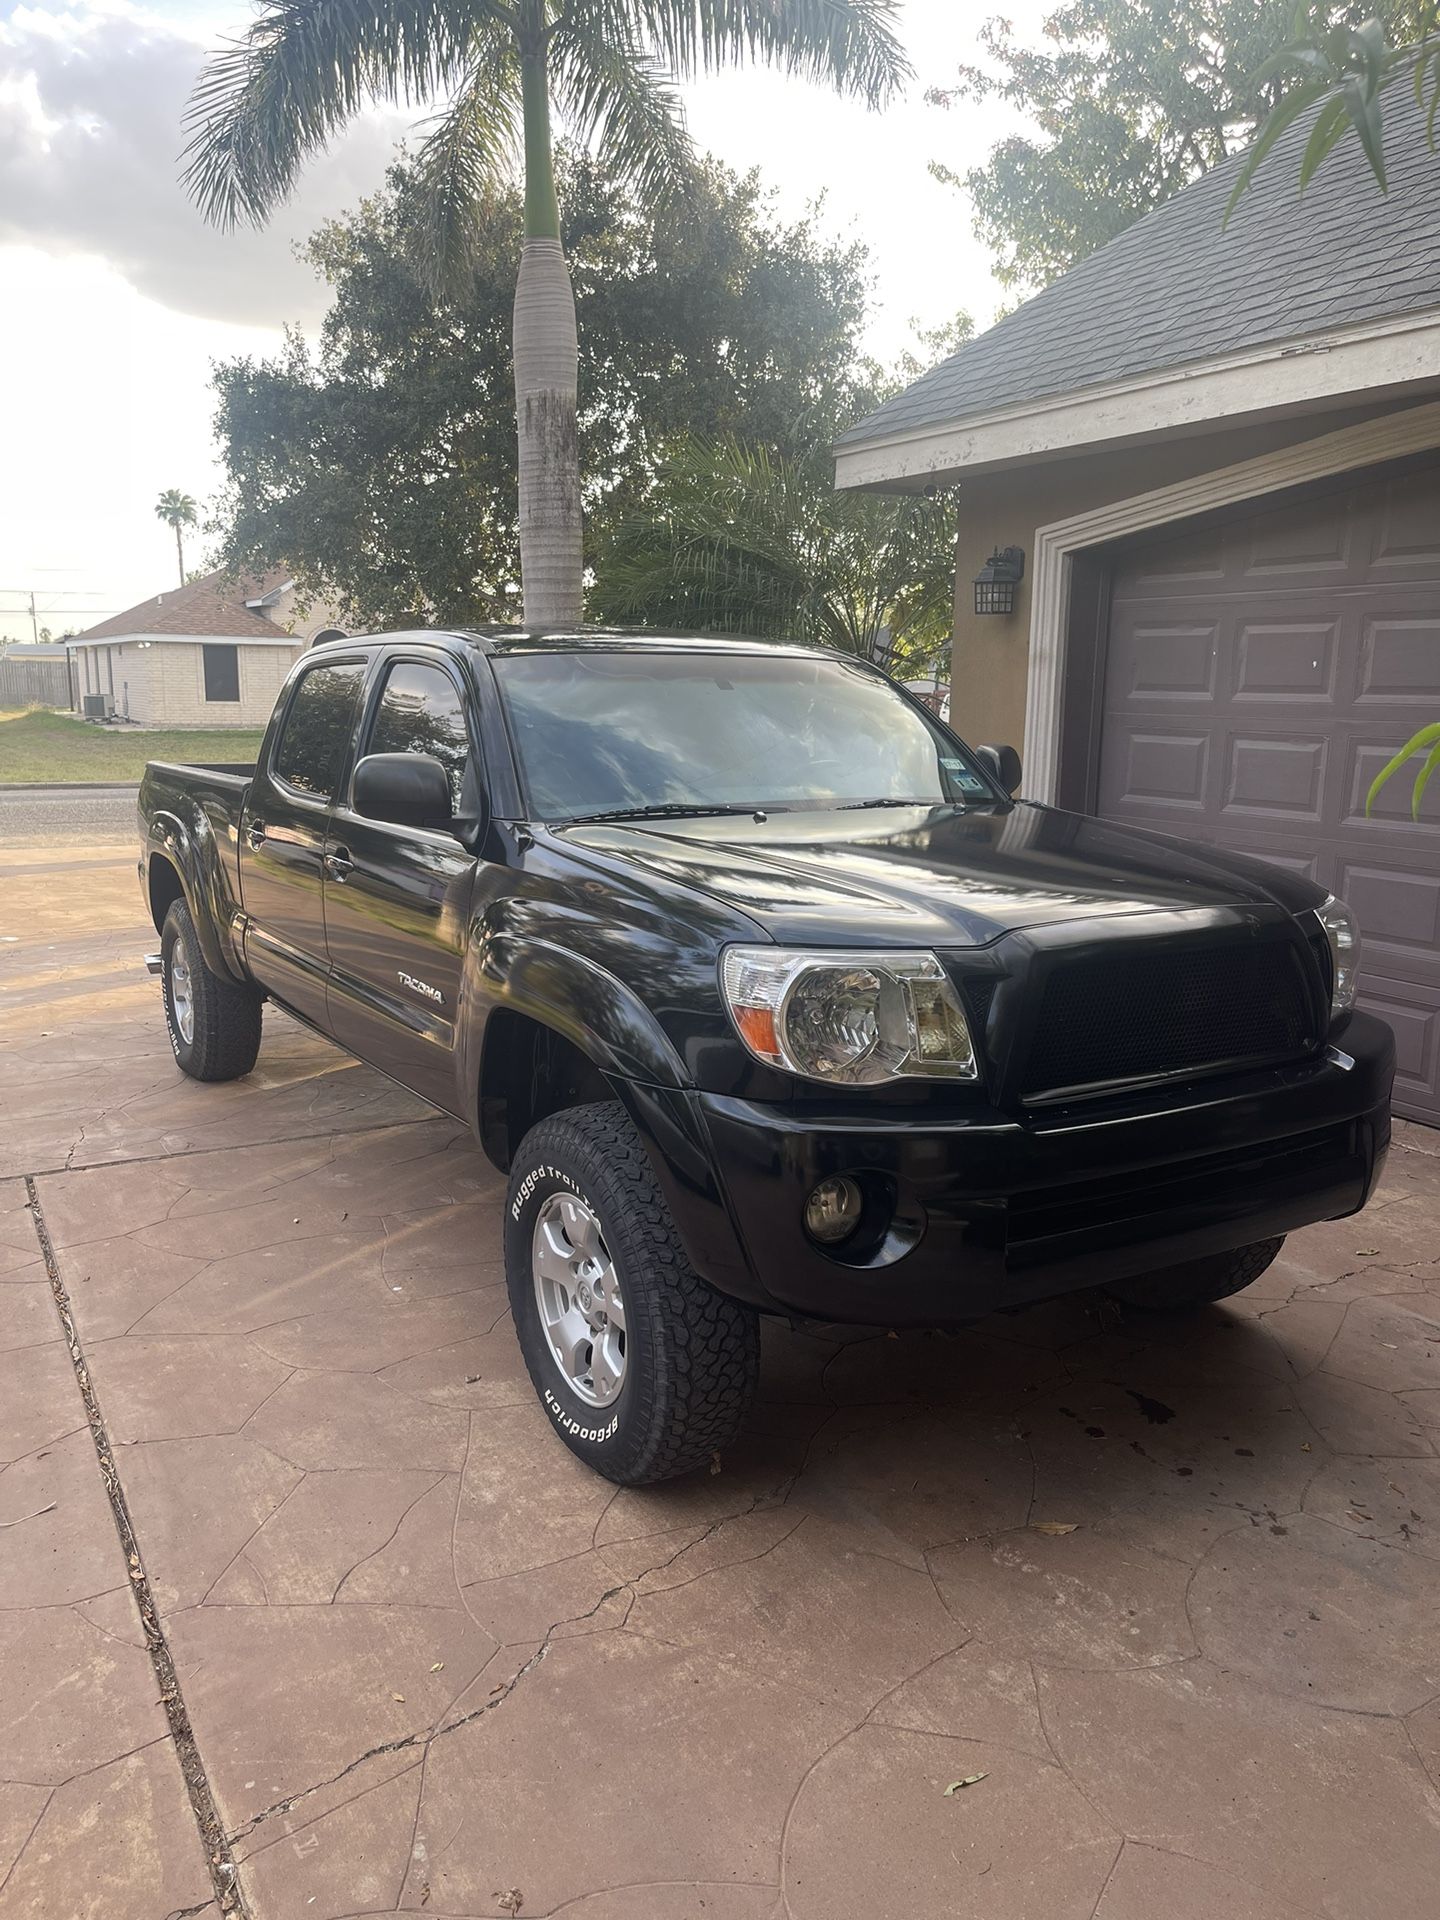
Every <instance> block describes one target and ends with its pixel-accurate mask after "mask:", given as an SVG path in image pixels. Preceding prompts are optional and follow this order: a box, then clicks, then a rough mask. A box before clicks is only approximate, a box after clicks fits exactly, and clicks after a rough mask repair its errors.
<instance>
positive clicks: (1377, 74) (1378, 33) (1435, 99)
mask: <svg viewBox="0 0 1440 1920" xmlns="http://www.w3.org/2000/svg"><path fill="white" fill-rule="evenodd" d="M1337 16H1338V17H1337ZM1406 72H1408V73H1409V74H1410V76H1411V80H1412V84H1413V86H1414V92H1415V98H1416V100H1418V101H1419V102H1420V104H1421V105H1422V106H1424V105H1425V102H1426V94H1427V92H1428V94H1429V105H1428V108H1427V110H1426V115H1425V138H1426V140H1427V142H1428V143H1429V146H1430V150H1431V152H1432V153H1433V152H1434V151H1435V150H1436V117H1437V114H1440V0H1414V4H1411V5H1405V6H1398V7H1383V6H1376V5H1372V6H1371V7H1369V8H1367V9H1366V10H1365V17H1364V18H1363V19H1361V20H1360V21H1359V22H1358V24H1357V22H1356V21H1354V20H1353V19H1352V18H1350V17H1349V10H1348V9H1344V8H1335V7H1330V6H1317V5H1314V4H1310V3H1309V0H1300V4H1299V5H1298V6H1297V7H1295V8H1294V10H1293V12H1292V15H1291V32H1290V37H1289V38H1288V39H1287V40H1286V42H1285V44H1284V45H1283V46H1281V47H1280V48H1279V49H1278V50H1277V51H1276V52H1275V53H1274V54H1272V55H1271V57H1270V58H1269V59H1268V60H1267V61H1266V62H1265V64H1264V66H1263V67H1261V68H1260V70H1259V72H1258V73H1257V74H1256V84H1257V85H1259V86H1264V87H1267V88H1270V89H1272V90H1278V93H1279V97H1278V98H1277V99H1276V100H1275V103H1274V105H1273V106H1272V108H1271V111H1270V112H1269V114H1268V115H1267V116H1266V119H1265V122H1264V124H1263V126H1262V127H1261V128H1260V132H1259V136H1258V138H1257V139H1256V141H1255V144H1254V146H1253V147H1252V148H1251V149H1250V153H1249V157H1248V158H1247V160H1246V162H1245V165H1244V166H1243V167H1242V168H1241V170H1240V177H1239V179H1238V180H1237V181H1236V183H1235V191H1234V193H1233V194H1231V196H1230V207H1231V208H1233V207H1234V205H1235V202H1236V201H1237V200H1238V199H1239V198H1240V196H1241V194H1243V193H1244V192H1245V191H1246V189H1247V188H1248V187H1249V185H1250V182H1251V181H1252V180H1253V179H1254V177H1255V173H1256V170H1257V169H1258V168H1259V167H1260V166H1261V164H1262V163H1263V161H1264V160H1265V158H1266V156H1267V155H1268V154H1269V152H1270V150H1271V148H1272V147H1273V146H1274V145H1275V142H1276V141H1277V140H1278V139H1279V138H1280V136H1281V134H1282V133H1284V131H1285V129H1286V128H1287V127H1288V126H1290V125H1291V124H1292V123H1293V122H1294V121H1296V120H1298V119H1300V118H1301V117H1302V116H1307V115H1308V116H1310V117H1311V126H1310V134H1309V138H1308V139H1307V140H1306V142H1305V151H1304V153H1303V154H1302V155H1301V159H1300V187H1301V190H1302V191H1303V190H1304V188H1306V187H1307V186H1308V185H1309V184H1310V181H1311V180H1312V179H1313V178H1314V176H1315V174H1316V172H1317V171H1318V170H1319V168H1320V167H1321V166H1323V165H1324V163H1325V161H1326V160H1327V159H1328V158H1329V156H1330V155H1331V154H1332V153H1333V152H1334V150H1335V148H1336V147H1337V146H1338V145H1339V143H1340V141H1341V140H1342V139H1343V138H1344V136H1345V135H1346V134H1347V133H1349V132H1353V133H1354V134H1355V135H1356V137H1357V138H1358V139H1359V141H1360V145H1361V147H1362V149H1363V150H1364V154H1365V158H1366V161H1367V162H1368V163H1369V166H1370V171H1371V172H1372V173H1373V174H1374V176H1375V180H1376V184H1377V185H1378V186H1379V188H1380V191H1381V192H1382V193H1385V192H1387V191H1388V187H1389V182H1388V180H1387V177H1386V172H1385V101H1384V93H1385V89H1386V87H1387V86H1388V85H1389V83H1390V82H1391V81H1392V80H1394V79H1395V78H1396V77H1397V76H1398V75H1400V74H1401V73H1406ZM1228 212H1229V209H1228V208H1227V214H1228Z"/></svg>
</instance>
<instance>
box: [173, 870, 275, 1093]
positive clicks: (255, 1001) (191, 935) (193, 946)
mask: <svg viewBox="0 0 1440 1920" xmlns="http://www.w3.org/2000/svg"><path fill="white" fill-rule="evenodd" d="M160 985H161V992H162V995H163V998H164V1002H165V1027H166V1031H167V1032H168V1033H169V1035H170V1048H171V1051H172V1052H173V1053H174V1055H175V1064H176V1065H177V1066H178V1067H179V1069H180V1071H181V1072H182V1073H188V1074H189V1076H190V1078H191V1079H192V1080H238V1079H239V1077H240V1075H241V1074H242V1073H249V1071H250V1069H251V1068H252V1067H253V1066H254V1064H255V1061H256V1058H257V1056H258V1055H259V1052H260V1006H261V1000H260V995H259V994H258V993H257V992H256V990H255V988H254V987H247V986H242V985H241V984H240V983H239V982H238V981H236V980H226V979H223V978H222V977H221V976H220V975H219V974H218V973H212V972H211V970H210V969H209V967H207V966H206V964H205V956H204V955H203V954H202V953H201V951H200V938H199V935H198V934H197V933H196V931H195V922H194V921H193V920H192V919H191V917H190V909H189V907H187V906H186V904H185V902H184V901H183V900H176V901H174V902H173V903H172V905H171V907H170V911H169V912H168V913H167V914H166V916H165V925H164V927H163V929H162V930H161V934H160Z"/></svg>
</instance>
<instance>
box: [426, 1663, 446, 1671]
mask: <svg viewBox="0 0 1440 1920" xmlns="http://www.w3.org/2000/svg"><path fill="white" fill-rule="evenodd" d="M444 1669H445V1662H444V1661H443V1660H437V1661H436V1662H435V1664H434V1666H433V1667H431V1669H430V1671H431V1672H432V1673H443V1672H444Z"/></svg>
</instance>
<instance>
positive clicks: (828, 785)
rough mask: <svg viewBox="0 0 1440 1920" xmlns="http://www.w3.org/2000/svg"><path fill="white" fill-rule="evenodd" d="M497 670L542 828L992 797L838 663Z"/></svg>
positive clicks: (518, 660) (903, 709) (889, 701)
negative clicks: (607, 818)
mask: <svg viewBox="0 0 1440 1920" xmlns="http://www.w3.org/2000/svg"><path fill="white" fill-rule="evenodd" d="M495 669H496V674H497V677H498V679H499V683H500V687H501V691H502V694H503V697H504V700H505V704H506V707H507V709H508V711H509V716H510V725H511V730H512V734H513V737H514V740H515V745H516V749H517V751H518V753H519V756H520V762H521V771H522V773H523V776H524V779H525V783H526V787H527V789H528V794H529V804H530V811H531V815H532V817H533V818H536V819H541V820H575V819H580V818H589V817H592V816H595V815H604V814H620V813H641V812H648V811H655V812H657V813H665V812H670V813H679V812H684V811H690V810H694V811H695V812H697V813H703V812H706V811H708V810H711V809H713V810H716V811H719V812H725V811H728V810H731V809H735V810H744V811H748V810H749V809H750V808H752V807H755V808H776V809H780V808H795V807H843V806H857V807H858V806H863V805H865V804H867V803H868V804H870V805H885V804H887V803H890V804H896V805H901V804H904V803H907V802H909V803H915V804H920V805H930V806H936V805H945V804H951V805H954V804H963V803H964V802H965V801H967V800H972V801H974V800H978V801H982V802H983V801H987V800H993V799H994V798H995V793H994V789H993V788H992V787H991V786H990V785H989V784H988V782H987V781H986V780H985V779H984V777H983V776H982V775H981V774H980V773H979V772H978V771H977V770H976V768H975V766H974V764H973V762H971V761H970V760H969V759H968V758H967V757H966V756H965V755H964V754H963V753H962V752H961V751H960V749H959V748H958V747H957V745H956V743H955V742H954V741H953V740H952V739H950V737H949V736H948V735H946V734H944V733H942V732H941V730H940V728H939V727H938V726H934V725H932V724H931V722H930V721H929V719H928V718H927V717H926V716H925V714H924V713H922V712H920V711H919V710H917V709H916V708H915V707H913V706H911V704H910V702H909V701H908V700H906V699H904V698H903V697H902V696H901V695H900V694H899V693H898V692H897V691H896V690H895V688H894V687H892V686H891V685H890V684H889V683H888V682H887V681H885V680H883V679H881V678H880V677H879V676H878V675H876V674H875V673H873V672H871V671H869V670H868V669H866V668H864V667H861V666H859V665H858V664H857V663H855V662H853V661H849V660H846V659H845V658H844V657H843V656H842V655H838V654H828V655H817V656H816V657H815V658H814V659H805V658H800V657H797V656H796V655H794V654H782V653H776V654H775V655H773V656H769V657H767V656H766V655H764V654H754V653H725V654H721V653H699V652H695V653H691V652H684V653H682V652H679V651H676V652H674V653H666V652H663V651H659V650H656V651H651V649H649V648H648V647H647V648H645V649H644V650H643V651H639V650H637V651H635V652H628V651H627V652H621V651H619V650H617V651H615V652H613V653H610V652H605V651H603V650H597V651H595V652H585V653H578V652H577V653H534V654H511V655H509V656H505V657H502V658H500V659H497V660H496V662H495Z"/></svg>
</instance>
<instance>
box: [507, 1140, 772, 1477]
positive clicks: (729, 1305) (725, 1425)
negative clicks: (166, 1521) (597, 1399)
mask: <svg viewBox="0 0 1440 1920" xmlns="http://www.w3.org/2000/svg"><path fill="white" fill-rule="evenodd" d="M563 1193H571V1194H575V1195H578V1197H579V1198H580V1199H581V1200H582V1201H583V1202H584V1203H585V1205H586V1206H587V1207H588V1208H589V1209H590V1211H591V1212H592V1213H593V1214H595V1216H596V1217H597V1219H598V1220H599V1223H600V1228H601V1231H602V1233H603V1235H604V1242H605V1246H606V1248H607V1249H608V1251H609V1255H610V1258H611V1260H612V1261H613V1263H614V1267H615V1271H616V1274H617V1276H618V1278H619V1282H620V1287H621V1291H622V1294H623V1298H624V1305H625V1372H624V1377H623V1379H622V1380H621V1383H620V1388H619V1391H618V1394H617V1395H616V1398H615V1399H614V1401H612V1402H611V1403H610V1404H609V1405H608V1406H605V1407H597V1406H593V1405H590V1404H588V1403H587V1402H586V1401H585V1400H583V1399H581V1398H580V1397H579V1395H577V1394H576V1393H574V1392H573V1391H572V1389H571V1386H570V1383H569V1382H568V1381H567V1379H566V1378H565V1375H564V1374H563V1372H562V1371H561V1369H560V1367H559V1366H558V1365H557V1363H556V1360H555V1356H554V1354H553V1353H552V1352H551V1349H550V1346H549V1344H548V1342H547V1340H546V1337H545V1332H544V1328H543V1326H542V1324H541V1319H540V1309H539V1306H538V1304H537V1301H536V1297H535V1283H534V1276H533V1271H532V1257H533V1246H534V1238H535V1224H536V1221H537V1219H538V1218H539V1216H540V1213H541V1210H542V1208H543V1207H544V1206H545V1203H546V1201H547V1200H548V1199H550V1198H553V1197H554V1196H555V1195H556V1194H563ZM505 1277H506V1283H507V1285H508V1288H509V1293H510V1306H511V1311H512V1313H513V1315H514V1320H515V1332H516V1336H517V1338H518V1340H519V1342H520V1351H521V1353H522V1354H523V1355H524V1357H525V1365H526V1367H527V1368H528V1369H529V1372H530V1379H531V1382H532V1383H533V1385H534V1388H535V1391H536V1393H537V1395H538V1396H539V1399H540V1404H541V1406H542V1407H544V1409H545V1411H546V1413H547V1414H548V1416H549V1418H550V1423H551V1425H552V1426H553V1427H554V1428H555V1431H556V1432H557V1433H558V1434H559V1436H560V1438H561V1439H562V1440H563V1441H564V1442H565V1444H566V1446H567V1447H569V1448H570V1450H571V1452H572V1453H574V1454H577V1455H578V1456H579V1458H580V1459H581V1460H583V1461H584V1462H585V1464H586V1465H587V1466H589V1467H593V1468H594V1470H595V1471H596V1472H597V1473H599V1474H603V1475H604V1477H605V1478H606V1479H607V1480H613V1481H615V1482H616V1483H617V1484H618V1485H620V1486H627V1487H636V1486H648V1485H650V1484H652V1483H653V1482H655V1481H658V1480H672V1479H674V1478H675V1477H676V1476H677V1475H679V1474H682V1473H690V1472H692V1471H693V1470H694V1469H695V1468H697V1467H703V1466H707V1465H709V1464H710V1462H711V1461H712V1460H713V1459H714V1457H715V1455H716V1454H717V1453H719V1452H721V1450H722V1449H723V1448H725V1447H727V1446H728V1445H729V1444H730V1442H731V1441H732V1440H733V1439H734V1438H735V1435H736V1433H737V1432H738V1431H739V1429H740V1426H741V1424H742V1422H743V1421H744V1418H745V1414H746V1411H747V1409H748V1408H749V1405H750V1401H751V1398H752V1397H753V1394H754V1391H755V1383H756V1380H757V1378H758V1375H759V1370H760V1328H759V1317H758V1315H757V1314H756V1313H755V1312H754V1311H753V1310H752V1309H751V1308H749V1307H746V1306H743V1305H742V1304H740V1303H739V1302H738V1301H735V1300H731V1299H728V1298H727V1297H726V1296H725V1295H723V1294H719V1293H716V1292H715V1290H714V1289H713V1288H712V1287H710V1286H709V1285H708V1284H707V1283H706V1282H705V1281H704V1280H702V1279H701V1277H700V1275H699V1274H698V1273H696V1271H695V1269H694V1268H693V1267H692V1266H691V1264H690V1262H689V1260H688V1258H687V1257H686V1254H685V1250H684V1248H683V1246H682V1245H681V1242H680V1237H679V1235H678V1233H677V1232H676V1230H675V1223H674V1220H673V1219H672V1217H671V1213H670V1209H669V1206H668V1205H667V1204H666V1200H665V1196H664V1194H663V1193H662V1192H661V1190H660V1185H659V1182H658V1181H657V1180H656V1178H655V1174H654V1171H653V1169H652V1168H651V1165H650V1160H649V1157H648V1155H647V1154H646V1151H645V1147H644V1144H643V1142H642V1141H641V1139H640V1136H639V1134H638V1133H637V1132H636V1130H635V1128H634V1126H633V1125H632V1123H631V1121H630V1118H629V1116H628V1115H627V1113H626V1112H625V1109H624V1108H623V1107H622V1106H620V1105H619V1103H618V1102H606V1103H605V1104H604V1105H598V1104H597V1105H594V1106H583V1107H571V1108H569V1109H568V1110H567V1111H565V1112H563V1113H558V1114H554V1115H552V1116H551V1118H549V1119H548V1120H542V1121H541V1122H540V1124H539V1125H538V1126H536V1127H533V1128H532V1129H531V1130H530V1132H529V1133H528V1134H526V1136H525V1138H524V1140H523V1141H522V1142H521V1145H520V1150H519V1152H518V1153H517V1154H516V1156H515V1161H514V1165H513V1167H512V1169H511V1173H510V1186H509V1192H508V1195H507V1199H506V1211H505Z"/></svg>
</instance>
